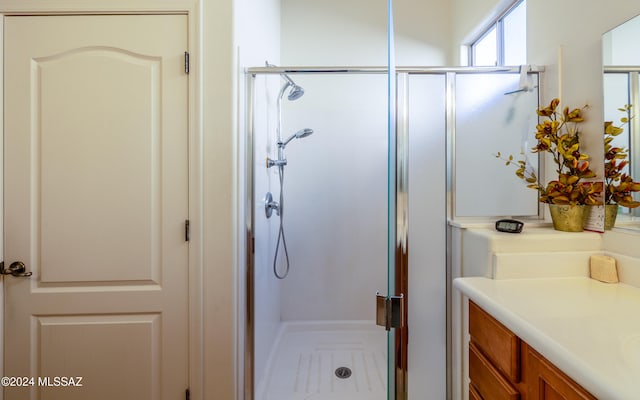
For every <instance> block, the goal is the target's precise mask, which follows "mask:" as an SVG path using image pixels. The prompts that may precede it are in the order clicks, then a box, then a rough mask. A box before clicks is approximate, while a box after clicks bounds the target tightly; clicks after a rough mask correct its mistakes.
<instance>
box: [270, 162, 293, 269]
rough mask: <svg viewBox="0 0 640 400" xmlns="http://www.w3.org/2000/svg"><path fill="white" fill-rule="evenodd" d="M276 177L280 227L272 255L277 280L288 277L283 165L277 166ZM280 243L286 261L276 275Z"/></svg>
mask: <svg viewBox="0 0 640 400" xmlns="http://www.w3.org/2000/svg"><path fill="white" fill-rule="evenodd" d="M278 175H279V177H280V208H279V211H280V212H279V213H278V216H279V217H280V227H279V228H278V241H277V242H276V253H275V254H274V255H273V274H274V275H275V276H276V278H278V279H284V278H286V277H287V275H289V251H288V250H287V241H286V239H285V238H284V226H283V222H282V221H283V219H284V207H283V204H284V195H283V193H284V165H279V166H278ZM280 242H282V247H283V248H284V256H285V260H286V264H285V268H284V273H283V274H282V275H280V274H279V273H278V250H279V249H280Z"/></svg>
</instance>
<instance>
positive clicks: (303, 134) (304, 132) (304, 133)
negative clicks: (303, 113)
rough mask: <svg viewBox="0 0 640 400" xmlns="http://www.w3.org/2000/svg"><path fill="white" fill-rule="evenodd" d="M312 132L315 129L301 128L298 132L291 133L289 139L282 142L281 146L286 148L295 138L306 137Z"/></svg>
mask: <svg viewBox="0 0 640 400" xmlns="http://www.w3.org/2000/svg"><path fill="white" fill-rule="evenodd" d="M312 133H313V129H310V128H304V129H300V130H299V131H298V132H296V133H294V134H293V135H291V136H290V137H289V138H288V139H287V140H285V141H284V142H282V143H281V144H280V147H282V148H284V147H285V146H286V145H287V144H288V143H289V142H290V141H292V140H293V139H302V138H305V137H307V136H309V135H311V134H312Z"/></svg>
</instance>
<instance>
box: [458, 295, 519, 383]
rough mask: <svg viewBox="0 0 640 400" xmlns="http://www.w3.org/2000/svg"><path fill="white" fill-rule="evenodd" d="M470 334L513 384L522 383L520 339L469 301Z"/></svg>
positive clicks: (472, 339) (473, 340)
mask: <svg viewBox="0 0 640 400" xmlns="http://www.w3.org/2000/svg"><path fill="white" fill-rule="evenodd" d="M469 334H470V335H471V341H472V342H475V344H476V346H477V347H478V348H479V349H480V351H481V352H482V353H483V354H484V355H486V356H487V357H488V358H489V359H490V360H491V362H492V363H493V364H494V365H495V366H496V368H498V369H499V370H500V371H501V372H502V373H503V374H504V375H505V376H506V377H507V378H509V380H510V381H511V382H514V383H517V382H520V339H519V338H518V337H517V336H516V335H515V334H514V333H513V332H511V331H510V330H509V329H507V328H506V327H505V326H504V325H502V324H501V323H500V322H498V321H497V320H496V319H495V318H493V317H492V316H490V315H489V314H487V313H486V312H485V311H484V310H483V309H481V308H480V307H478V306H477V305H476V304H475V303H473V302H472V301H469Z"/></svg>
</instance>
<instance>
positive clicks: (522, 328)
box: [454, 277, 640, 400]
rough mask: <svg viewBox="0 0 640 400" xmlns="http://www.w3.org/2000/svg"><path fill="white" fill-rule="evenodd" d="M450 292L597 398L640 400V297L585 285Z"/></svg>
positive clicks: (495, 285) (556, 282)
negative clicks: (473, 305)
mask: <svg viewBox="0 0 640 400" xmlns="http://www.w3.org/2000/svg"><path fill="white" fill-rule="evenodd" d="M454 285H455V287H456V288H457V289H458V290H460V291H461V292H462V293H463V294H464V295H465V296H467V297H468V298H470V299H471V300H473V301H474V302H475V303H476V304H478V305H479V306H480V307H482V308H483V309H485V310H486V311H487V312H489V313H490V314H491V315H493V316H494V317H495V318H496V319H497V320H499V321H500V322H502V323H503V324H504V325H505V326H506V327H507V328H509V329H510V330H511V331H513V332H514V333H515V334H516V335H518V336H519V337H520V338H521V339H522V340H524V341H525V342H527V343H528V344H529V345H530V346H532V347H533V348H534V349H536V350H537V351H538V352H539V353H540V354H542V355H543V356H544V357H546V358H547V359H548V360H549V361H551V362H552V363H553V364H555V365H556V366H557V367H558V368H560V369H561V370H562V371H564V372H565V373H566V374H567V375H569V376H570V377H571V378H573V379H574V380H575V381H576V382H578V383H579V384H580V385H582V386H583V387H584V388H585V389H586V390H588V391H589V392H590V393H591V394H593V395H594V396H595V397H597V398H599V399H603V400H604V399H629V400H632V399H633V400H635V399H639V398H640V289H638V288H636V287H633V286H629V285H626V284H623V283H618V284H606V283H602V282H599V281H596V280H593V279H589V278H585V277H576V278H541V279H505V280H494V279H488V278H457V279H455V280H454Z"/></svg>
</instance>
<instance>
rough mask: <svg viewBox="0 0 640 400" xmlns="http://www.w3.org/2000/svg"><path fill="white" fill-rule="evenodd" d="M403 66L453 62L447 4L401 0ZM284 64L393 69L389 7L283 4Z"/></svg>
mask: <svg viewBox="0 0 640 400" xmlns="http://www.w3.org/2000/svg"><path fill="white" fill-rule="evenodd" d="M393 6H394V9H393V10H394V11H393V12H394V17H395V18H394V25H395V36H396V63H397V65H429V66H441V65H447V64H449V63H451V61H452V58H451V57H450V54H451V53H450V51H449V49H450V47H451V46H450V43H451V42H450V37H451V36H450V26H451V24H450V22H451V20H450V6H449V2H448V1H446V0H431V1H428V2H425V1H420V0H395V1H394V2H393ZM282 62H283V64H287V65H298V66H302V65H304V66H324V65H350V66H354V65H358V66H362V65H368V66H372V65H373V66H382V65H386V64H387V2H386V1H377V2H372V1H368V0H350V1H341V0H326V1H315V0H282Z"/></svg>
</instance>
